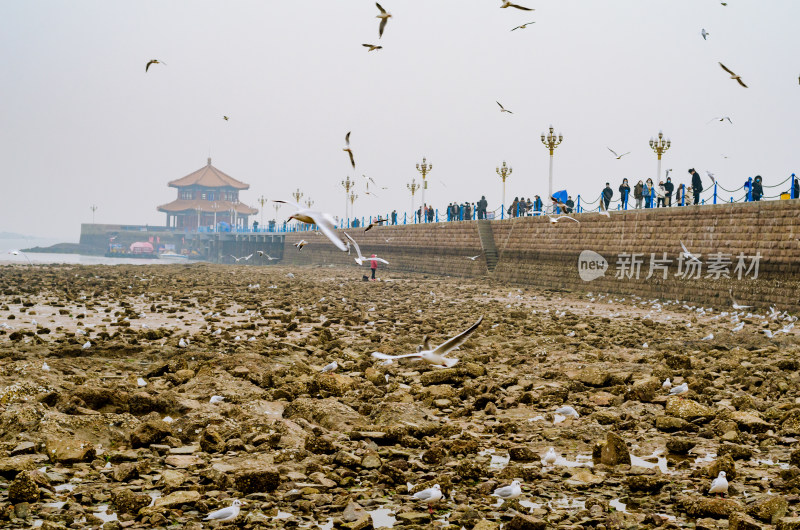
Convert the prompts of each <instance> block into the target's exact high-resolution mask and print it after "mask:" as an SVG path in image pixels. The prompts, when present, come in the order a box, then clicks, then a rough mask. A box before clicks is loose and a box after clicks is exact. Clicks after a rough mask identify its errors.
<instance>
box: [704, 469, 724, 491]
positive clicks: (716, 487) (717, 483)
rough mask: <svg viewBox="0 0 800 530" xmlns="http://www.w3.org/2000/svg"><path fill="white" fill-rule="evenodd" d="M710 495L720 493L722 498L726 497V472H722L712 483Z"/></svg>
mask: <svg viewBox="0 0 800 530" xmlns="http://www.w3.org/2000/svg"><path fill="white" fill-rule="evenodd" d="M708 492H709V493H718V494H720V495H721V496H724V495H725V494H726V493H728V479H727V478H725V472H724V471H720V472H719V475H717V478H715V479H714V480H712V481H711V487H710V488H709V490H708Z"/></svg>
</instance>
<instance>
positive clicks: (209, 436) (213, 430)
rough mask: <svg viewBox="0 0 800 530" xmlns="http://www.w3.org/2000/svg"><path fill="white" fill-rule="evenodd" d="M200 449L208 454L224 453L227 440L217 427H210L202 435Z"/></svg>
mask: <svg viewBox="0 0 800 530" xmlns="http://www.w3.org/2000/svg"><path fill="white" fill-rule="evenodd" d="M200 449H202V450H203V451H204V452H206V453H211V454H213V453H224V452H225V439H224V438H223V437H222V435H221V434H220V433H219V431H218V430H217V427H216V426H215V425H209V426H208V427H206V428H205V429H203V432H202V433H201V434H200Z"/></svg>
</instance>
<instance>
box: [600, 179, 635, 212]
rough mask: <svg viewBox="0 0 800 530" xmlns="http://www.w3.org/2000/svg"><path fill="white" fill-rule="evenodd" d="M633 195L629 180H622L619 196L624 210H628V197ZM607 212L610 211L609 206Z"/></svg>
mask: <svg viewBox="0 0 800 530" xmlns="http://www.w3.org/2000/svg"><path fill="white" fill-rule="evenodd" d="M630 193H631V185H630V184H628V179H622V184H620V185H619V196H620V199H619V200H620V201H621V202H622V209H623V210H627V209H628V195H630ZM606 210H608V206H606Z"/></svg>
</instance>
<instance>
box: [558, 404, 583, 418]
mask: <svg viewBox="0 0 800 530" xmlns="http://www.w3.org/2000/svg"><path fill="white" fill-rule="evenodd" d="M556 414H561V415H562V416H567V417H570V418H580V414H578V411H577V410H575V409H574V408H572V407H571V406H569V405H565V406H563V407H559V408H557V409H556Z"/></svg>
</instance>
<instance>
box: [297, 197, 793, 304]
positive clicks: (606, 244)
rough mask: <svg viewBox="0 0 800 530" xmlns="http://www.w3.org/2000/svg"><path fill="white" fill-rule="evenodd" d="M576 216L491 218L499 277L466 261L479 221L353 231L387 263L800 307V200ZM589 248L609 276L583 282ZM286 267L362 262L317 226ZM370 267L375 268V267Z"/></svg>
mask: <svg viewBox="0 0 800 530" xmlns="http://www.w3.org/2000/svg"><path fill="white" fill-rule="evenodd" d="M574 217H575V218H576V219H578V220H579V221H580V223H575V222H573V221H569V220H562V221H560V222H558V223H556V224H552V223H550V222H549V220H548V219H547V218H544V219H542V218H530V217H527V218H519V219H507V220H504V221H495V222H493V223H492V231H493V236H494V241H495V246H496V247H497V249H498V252H499V254H500V260H499V262H498V264H497V268H496V269H495V271H494V272H492V273H489V271H488V270H487V268H486V262H485V260H483V258H482V256H481V257H480V258H478V259H477V260H475V261H471V260H469V259H467V257H468V256H475V255H477V254H480V253H481V241H480V236H479V235H478V229H477V223H475V222H470V221H466V222H459V223H440V224H426V225H406V226H389V227H377V228H373V229H372V230H370V231H369V232H366V233H365V232H364V231H363V229H360V228H359V229H353V230H352V231H350V232H349V233H350V234H351V235H352V236H353V237H354V238H355V239H356V240H357V241H358V242H359V244H360V245H361V248H362V252H363V253H364V254H365V255H367V256H368V255H369V254H370V253H373V252H374V253H376V254H377V255H378V256H380V257H383V258H385V259H387V260H388V261H389V262H390V265H389V266H383V265H381V269H383V268H386V269H388V270H402V271H409V272H421V273H429V274H437V275H439V274H441V275H453V276H465V277H486V278H487V279H488V278H492V279H495V280H499V281H502V282H507V283H509V284H519V285H530V286H535V287H538V288H544V289H556V290H569V291H575V292H596V293H613V294H619V295H625V296H630V295H634V294H637V295H640V296H642V297H645V298H666V299H680V300H687V301H690V302H693V303H696V304H703V305H710V306H714V307H717V308H721V307H725V306H729V305H730V298H729V294H728V293H729V291H732V292H733V296H734V297H735V298H736V300H737V302H738V303H740V304H745V305H753V306H758V307H766V306H769V305H774V306H776V307H778V308H781V309H789V310H792V311H800V240H798V238H800V200H792V201H769V202H761V203H746V204H721V205H717V206H702V207H693V206H688V207H682V208H667V209H664V208H661V209H651V210H633V211H627V212H617V213H612V214H611V217H610V218H607V217H604V216H601V215H599V214H596V213H586V214H581V215H575V216H574ZM342 238H344V236H343V235H342ZM300 239H305V240H307V241H308V242H309V244H308V245H307V246H306V247H305V248H304V249H303V250H302V251H299V252H298V251H296V250H295V249H294V248H293V247H292V246H291V245H292V244H293V243H295V242H296V241H298V240H300ZM387 239H388V241H387ZM681 242H683V243H684V244H685V245H686V247H687V249H688V250H689V251H690V252H692V253H693V254H696V255H698V256H699V258H700V260H701V261H702V262H703V263H702V268H701V270H700V275H699V277H696V276H697V270H696V269H694V270H692V271H690V274H688V275H687V274H684V272H685V271H686V266H687V261H688V260H684V261H683V263H682V264H681V269H682V270H681V271H679V261H680V254H681V252H682V249H681ZM585 250H589V251H593V252H595V253H597V254H599V255H600V256H601V257H602V258H600V259H598V261H600V262H601V261H602V259H604V260H605V261H606V262H607V266H608V269H607V270H606V271H605V275H603V276H599V277H597V278H595V279H593V280H591V281H584V280H583V279H582V278H581V275H580V274H579V272H578V267H579V263H578V261H579V257H580V256H581V253H582V252H583V251H585ZM634 254H635V256H633V255H634ZM757 254H760V258H759V259H758V260H757V261H758V275H757V277H755V271H754V269H750V270H749V272H748V270H747V269H748V268H750V266H751V264H752V262H753V257H754V256H756V255H757ZM740 255H741V256H743V258H742V260H741V261H742V264H743V265H744V267H745V269H744V270H742V271H741V279H739V278H738V276H739V273H738V272H737V269H736V267H737V265H738V264H739V261H740V259H739V256H740ZM653 258H655V259H656V260H662V261H660V262H654V261H653ZM664 260H666V261H664ZM727 260H730V263H727ZM637 262H638V263H639V265H638V267H639V271H638V278H637V273H636V268H635V266H632V267H629V266H628V264H631V265H633V264H635V263H637ZM283 263H287V264H297V265H304V264H307V265H311V264H314V265H326V264H335V265H352V266H353V267H356V265H355V263H354V262H353V259H352V256H347V254H346V253H343V252H340V251H339V250H337V249H336V248H335V247H334V246H333V245H331V243H329V242H328V241H327V239H326V238H324V237H323V236H321V235H319V234H316V233H313V232H305V233H298V234H289V235H287V238H286V248H285V251H284V259H283ZM651 264H655V265H659V264H660V265H663V266H666V268H667V277H666V279H665V278H664V276H663V275H664V273H663V270H661V269H658V268H656V269H655V270H654V271H653V274H652V276H651V277H650V278H647V276H648V275H649V274H650V267H651ZM715 270H718V271H719V274H717V273H716V272H715ZM363 272H364V273H365V274H366V273H368V272H369V271H368V266H364V267H363ZM725 274H727V275H728V276H729V278H726V277H725ZM717 276H718V277H717Z"/></svg>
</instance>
